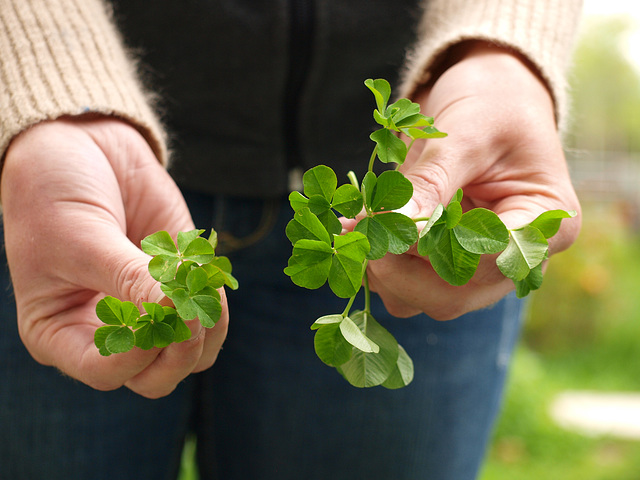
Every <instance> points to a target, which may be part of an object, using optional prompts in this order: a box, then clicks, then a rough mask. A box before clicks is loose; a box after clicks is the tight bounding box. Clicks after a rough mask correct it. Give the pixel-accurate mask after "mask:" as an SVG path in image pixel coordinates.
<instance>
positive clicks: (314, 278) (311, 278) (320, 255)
mask: <svg viewBox="0 0 640 480" xmlns="http://www.w3.org/2000/svg"><path fill="white" fill-rule="evenodd" d="M332 255H333V249H332V248H331V246H330V245H327V244H326V243H324V242H320V241H318V240H306V239H303V240H299V241H298V242H296V244H295V245H294V247H293V254H292V256H291V257H290V258H289V265H288V266H287V267H286V268H285V269H284V273H285V274H286V275H288V276H290V277H291V281H292V282H293V283H295V284H296V285H298V286H299V287H304V288H309V289H316V288H320V287H321V286H322V285H324V284H325V282H326V281H327V278H328V276H329V271H330V269H331V257H332Z"/></svg>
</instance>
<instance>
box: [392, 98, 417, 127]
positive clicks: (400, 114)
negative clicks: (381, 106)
mask: <svg viewBox="0 0 640 480" xmlns="http://www.w3.org/2000/svg"><path fill="white" fill-rule="evenodd" d="M387 116H388V117H391V120H392V122H393V124H394V125H395V127H396V128H397V127H400V126H403V125H405V126H408V125H413V124H414V123H416V122H419V121H420V120H422V117H424V116H423V115H421V114H420V105H419V104H417V103H414V102H412V101H411V100H409V99H408V98H401V99H399V100H397V101H396V102H394V103H392V104H391V105H389V106H388V107H387Z"/></svg>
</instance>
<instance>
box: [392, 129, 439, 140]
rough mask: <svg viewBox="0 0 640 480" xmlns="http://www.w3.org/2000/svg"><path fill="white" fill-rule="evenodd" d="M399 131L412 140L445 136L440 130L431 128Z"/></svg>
mask: <svg viewBox="0 0 640 480" xmlns="http://www.w3.org/2000/svg"><path fill="white" fill-rule="evenodd" d="M400 131H401V132H402V133H404V134H405V135H406V136H407V137H409V138H411V139H412V140H417V139H419V138H444V137H446V136H447V134H446V133H444V132H441V131H440V130H438V129H437V128H435V127H432V126H427V127H423V128H414V127H409V128H401V129H400Z"/></svg>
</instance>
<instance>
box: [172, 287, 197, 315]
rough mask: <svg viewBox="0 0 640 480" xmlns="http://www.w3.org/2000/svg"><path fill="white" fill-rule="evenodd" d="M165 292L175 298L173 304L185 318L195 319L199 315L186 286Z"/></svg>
mask: <svg viewBox="0 0 640 480" xmlns="http://www.w3.org/2000/svg"><path fill="white" fill-rule="evenodd" d="M165 294H166V295H167V296H168V297H169V298H170V299H171V300H173V304H174V305H175V306H176V311H177V312H178V315H180V316H181V317H182V318H183V319H185V320H193V319H194V318H196V317H197V316H198V312H196V310H195V308H194V305H193V303H192V302H191V298H189V293H188V292H187V291H186V290H185V289H184V288H176V289H175V290H173V291H172V292H170V293H167V292H165Z"/></svg>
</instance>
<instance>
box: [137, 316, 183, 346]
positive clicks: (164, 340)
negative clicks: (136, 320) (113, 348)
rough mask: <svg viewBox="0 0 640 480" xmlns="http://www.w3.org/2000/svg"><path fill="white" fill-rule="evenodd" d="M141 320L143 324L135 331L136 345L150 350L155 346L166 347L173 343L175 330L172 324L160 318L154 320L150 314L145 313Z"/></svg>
mask: <svg viewBox="0 0 640 480" xmlns="http://www.w3.org/2000/svg"><path fill="white" fill-rule="evenodd" d="M145 317H147V318H145ZM163 318H164V316H163ZM147 319H148V320H147ZM141 320H142V326H141V327H140V328H138V329H137V330H136V331H135V345H136V347H138V348H141V349H143V350H149V349H151V348H153V347H157V348H164V347H166V346H168V345H171V344H172V343H173V341H174V338H175V332H174V331H173V328H171V326H170V325H168V324H167V323H164V322H162V321H159V320H152V319H151V316H149V315H145V316H144V317H142V318H141Z"/></svg>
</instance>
